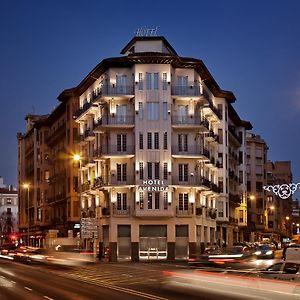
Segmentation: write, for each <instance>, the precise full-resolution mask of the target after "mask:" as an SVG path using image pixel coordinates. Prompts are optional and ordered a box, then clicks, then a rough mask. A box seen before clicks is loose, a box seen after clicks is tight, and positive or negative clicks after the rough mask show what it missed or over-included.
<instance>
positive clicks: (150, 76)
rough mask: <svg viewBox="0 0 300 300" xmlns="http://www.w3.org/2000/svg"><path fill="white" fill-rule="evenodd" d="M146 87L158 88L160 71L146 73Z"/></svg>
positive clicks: (148, 88) (150, 88)
mask: <svg viewBox="0 0 300 300" xmlns="http://www.w3.org/2000/svg"><path fill="white" fill-rule="evenodd" d="M146 89H147V90H153V89H154V90H158V73H148V72H147V73H146Z"/></svg>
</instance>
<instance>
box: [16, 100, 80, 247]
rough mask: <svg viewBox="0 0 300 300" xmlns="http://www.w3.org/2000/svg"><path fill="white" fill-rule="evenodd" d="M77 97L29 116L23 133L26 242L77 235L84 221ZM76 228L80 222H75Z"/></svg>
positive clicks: (20, 137) (20, 144)
mask: <svg viewBox="0 0 300 300" xmlns="http://www.w3.org/2000/svg"><path fill="white" fill-rule="evenodd" d="M77 109H78V102H77V98H72V97H70V98H66V99H64V101H62V102H61V103H60V104H59V105H58V106H57V107H56V108H55V109H54V110H53V111H52V112H51V113H50V114H48V115H43V116H40V115H28V116H27V117H26V132H25V133H24V134H22V133H18V135H17V139H18V161H19V163H18V166H19V170H18V172H19V174H18V175H19V178H18V180H19V212H20V224H19V228H20V233H21V234H22V237H23V242H24V243H27V244H30V245H33V246H44V243H45V238H46V237H47V236H51V237H67V236H68V235H69V236H70V235H76V230H75V229H74V226H75V224H79V223H80V209H79V202H78V166H77V163H75V162H74V161H73V160H72V157H73V154H74V153H75V152H77V151H78V150H77V148H76V147H77V146H76V145H77V144H78V141H77V138H78V133H77V124H76V123H75V122H74V120H73V114H74V112H75V111H76V110H77ZM75 227H76V226H75Z"/></svg>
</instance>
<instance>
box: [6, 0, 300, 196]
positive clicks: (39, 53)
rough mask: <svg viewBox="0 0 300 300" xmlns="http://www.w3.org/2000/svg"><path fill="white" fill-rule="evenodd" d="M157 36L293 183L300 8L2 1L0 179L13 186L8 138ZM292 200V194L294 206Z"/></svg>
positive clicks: (12, 144) (298, 161)
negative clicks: (205, 80)
mask: <svg viewBox="0 0 300 300" xmlns="http://www.w3.org/2000/svg"><path fill="white" fill-rule="evenodd" d="M141 26H145V27H155V26H159V30H158V35H162V36H164V37H165V38H166V39H167V40H168V41H169V43H170V44H171V45H172V46H173V47H174V49H175V50H176V51H177V53H178V54H179V55H180V56H186V57H194V58H199V59H202V60H203V62H204V63H205V65H206V66H207V68H208V69H209V71H210V72H211V74H212V75H213V76H214V78H215V80H216V81H217V82H218V84H219V85H220V87H221V88H222V89H225V90H230V91H232V92H233V93H234V94H235V96H236V98H237V101H236V103H235V104H234V107H235V109H236V110H237V112H238V114H239V115H240V117H241V118H242V119H245V120H249V121H250V122H251V123H252V125H253V133H255V134H260V135H261V136H262V138H263V139H264V140H265V141H266V142H267V144H268V146H269V159H270V160H272V161H276V160H291V161H292V170H293V176H294V180H293V181H294V182H300V155H299V154H300V153H299V152H300V151H299V150H300V144H299V136H300V118H299V116H300V1H297V0H294V1H293V0H288V1H276V0H274V1H273V0H269V1H268V0H265V1H262V0H260V1H257V0H255V1H254V0H251V1H239V0H236V1H231V0H223V1H222V0H219V1H202V0H200V1H189V0H187V1H177V0H174V1H156V0H152V1H124V0H123V1H116V0H115V1H111V2H110V1H96V0H94V1H76V0H61V1H58V0H57V1H40V0H39V1H32V0H27V1H21V0H20V1H9V0H4V1H1V8H0V28H1V29H0V71H1V73H0V88H1V96H0V97H1V110H0V126H1V132H0V135H1V147H0V175H1V176H3V177H4V181H5V183H6V184H13V185H17V140H16V133H17V132H25V120H24V117H25V116H26V114H28V113H35V114H46V113H49V112H50V111H52V110H53V109H54V107H55V106H56V105H58V100H57V99H56V98H57V96H58V95H59V94H60V93H61V92H62V91H63V90H64V89H66V88H70V87H73V86H76V85H77V84H78V83H79V82H80V81H81V80H82V79H83V78H84V77H85V76H86V75H87V74H88V73H89V72H90V70H91V69H92V68H94V67H95V66H96V65H97V64H98V63H99V62H100V61H101V60H102V59H104V58H107V57H116V56H121V55H120V51H121V49H122V48H123V47H124V46H125V45H126V44H127V43H128V42H129V41H130V39H131V38H132V37H133V36H134V31H135V30H136V29H137V28H139V27H141ZM299 195H300V193H299V192H298V193H297V197H298V198H299V199H300V197H299Z"/></svg>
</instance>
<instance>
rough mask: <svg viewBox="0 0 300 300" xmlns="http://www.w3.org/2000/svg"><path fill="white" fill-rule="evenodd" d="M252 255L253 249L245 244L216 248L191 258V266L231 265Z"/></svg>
mask: <svg viewBox="0 0 300 300" xmlns="http://www.w3.org/2000/svg"><path fill="white" fill-rule="evenodd" d="M251 257H252V251H249V250H248V249H247V248H245V247H243V246H232V247H225V248H220V247H219V248H216V249H214V250H212V251H209V252H207V253H204V254H201V255H199V256H197V257H194V258H190V259H189V260H188V264H189V266H191V267H217V268H219V267H221V268H224V267H231V266H235V265H237V263H240V262H241V261H245V260H248V259H250V258H251Z"/></svg>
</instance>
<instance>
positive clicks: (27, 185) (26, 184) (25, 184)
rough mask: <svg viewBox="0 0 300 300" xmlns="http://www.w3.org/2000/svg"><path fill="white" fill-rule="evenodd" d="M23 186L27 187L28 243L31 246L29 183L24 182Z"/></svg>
mask: <svg viewBox="0 0 300 300" xmlns="http://www.w3.org/2000/svg"><path fill="white" fill-rule="evenodd" d="M23 188H24V189H27V221H28V224H27V244H28V246H29V241H30V239H29V188H30V186H29V184H28V183H24V184H23Z"/></svg>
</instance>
